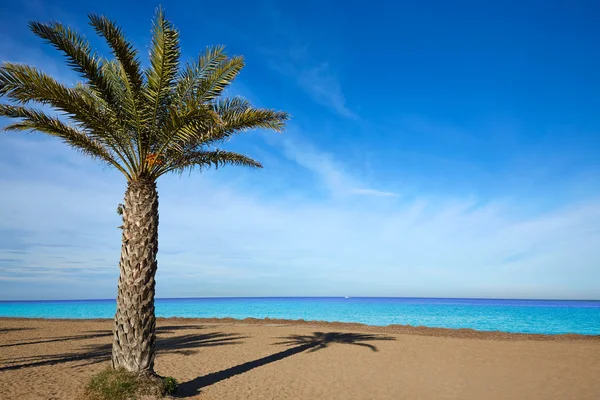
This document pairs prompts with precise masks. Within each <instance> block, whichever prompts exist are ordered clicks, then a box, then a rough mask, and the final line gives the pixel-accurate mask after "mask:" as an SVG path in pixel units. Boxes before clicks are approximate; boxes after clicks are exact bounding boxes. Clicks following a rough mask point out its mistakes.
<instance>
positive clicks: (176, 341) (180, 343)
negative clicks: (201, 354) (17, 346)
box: [0, 326, 245, 372]
mask: <svg viewBox="0 0 600 400" xmlns="http://www.w3.org/2000/svg"><path fill="white" fill-rule="evenodd" d="M181 329H186V330H187V329H204V327H202V326H196V327H194V326H181V327H176V326H161V327H157V328H156V332H157V335H158V337H157V340H156V350H157V354H162V353H172V354H184V355H191V354H194V353H196V352H197V351H198V350H197V349H198V348H200V347H210V346H223V345H233V344H237V343H241V339H244V338H245V337H244V336H240V335H235V334H229V333H223V332H211V333H203V334H195V333H191V334H185V335H178V336H170V337H161V335H163V334H166V333H172V332H174V331H176V330H181ZM111 336H112V332H111V331H108V330H103V331H94V332H86V333H84V334H82V335H78V336H66V337H62V338H52V339H50V340H46V341H38V342H26V343H21V344H22V345H26V344H37V343H47V342H56V341H61V340H83V339H90V338H99V337H111ZM111 350H112V343H103V344H93V345H86V346H83V347H81V348H80V349H79V351H76V352H71V353H62V354H46V355H37V356H31V357H19V358H14V359H11V360H7V361H5V362H4V365H2V366H0V372H1V371H9V370H14V369H21V368H30V367H38V366H44V365H56V364H63V363H68V362H74V361H78V362H79V363H78V364H77V365H76V366H77V367H81V366H86V365H90V364H97V363H100V362H105V361H108V360H110V358H111Z"/></svg>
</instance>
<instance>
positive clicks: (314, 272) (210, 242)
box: [0, 136, 600, 298]
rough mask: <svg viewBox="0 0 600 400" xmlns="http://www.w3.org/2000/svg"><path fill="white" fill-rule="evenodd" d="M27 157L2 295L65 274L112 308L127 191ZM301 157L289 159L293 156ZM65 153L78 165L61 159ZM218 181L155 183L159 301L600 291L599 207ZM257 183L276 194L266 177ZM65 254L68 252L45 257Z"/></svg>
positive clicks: (332, 165)
mask: <svg viewBox="0 0 600 400" xmlns="http://www.w3.org/2000/svg"><path fill="white" fill-rule="evenodd" d="M0 140H2V142H1V145H2V147H3V148H4V149H5V150H4V151H9V152H14V149H15V146H18V144H16V143H20V139H19V140H17V141H16V142H15V141H12V140H11V141H7V140H6V136H5V137H3V138H2V139H0ZM26 140H27V139H23V141H24V142H25V141H26ZM25 146H26V147H28V149H27V151H22V152H20V153H18V154H16V157H17V158H19V160H21V161H22V157H26V158H28V159H35V163H29V164H27V167H26V168H24V169H23V170H21V171H16V170H8V169H7V165H6V163H4V162H2V163H1V165H0V192H2V193H4V195H3V196H1V197H0V210H2V211H1V216H2V217H1V218H0V232H2V233H1V234H2V235H3V236H2V237H3V243H4V244H5V246H4V250H3V252H1V253H0V258H6V259H15V258H20V259H22V260H24V262H23V263H22V264H25V265H27V267H28V268H29V273H27V271H28V270H27V269H25V270H23V271H22V272H23V273H21V275H18V274H16V272H18V267H19V266H20V265H17V264H16V263H15V264H14V265H12V266H6V265H5V264H0V276H2V277H3V278H2V279H0V287H3V286H5V285H14V284H17V283H18V282H20V283H19V284H20V285H21V286H19V287H20V288H21V291H23V290H25V291H26V290H27V288H28V287H31V286H29V285H30V284H31V282H32V281H31V280H29V278H30V277H33V276H35V275H36V274H37V275H38V276H40V280H39V282H43V281H44V280H46V279H49V277H53V276H54V277H57V276H60V277H64V279H67V280H68V281H69V282H72V283H73V284H76V285H77V286H78V288H79V289H78V290H79V292H81V293H85V288H89V289H90V290H92V289H93V287H96V286H94V285H96V284H97V283H98V282H103V283H102V285H100V286H97V287H101V288H103V289H102V290H104V291H105V292H101V293H100V292H99V290H100V289H94V290H96V291H95V292H93V291H92V292H90V293H95V294H96V296H100V297H111V296H112V295H113V291H114V287H113V286H114V285H113V283H114V282H112V280H114V279H116V263H117V259H118V252H119V238H120V235H119V231H118V230H117V229H116V223H117V222H118V216H117V215H116V212H115V206H116V204H117V203H118V202H119V201H120V199H121V198H122V195H123V191H124V182H123V181H122V180H120V179H118V178H117V176H118V175H117V174H113V173H111V172H102V171H101V170H99V169H98V168H92V167H91V165H92V162H90V163H87V162H86V161H82V160H83V158H81V157H80V156H78V155H76V154H74V153H71V152H70V151H69V149H66V148H64V149H63V146H61V145H60V144H59V143H55V142H52V143H43V144H42V145H40V146H39V147H37V148H36V146H35V145H34V144H32V143H29V142H27V144H26V145H25ZM295 149H296V148H295V147H288V148H286V147H284V151H286V152H290V154H296V153H294V151H295ZM68 154H71V156H69V157H74V160H73V161H70V162H69V163H72V164H65V162H67V161H63V159H62V157H66V156H67V155H68ZM294 159H295V160H296V161H297V162H298V163H299V164H300V165H303V166H305V167H306V168H308V169H310V170H311V171H313V172H317V171H322V172H320V173H321V174H322V178H323V180H324V181H327V182H328V184H329V185H331V186H332V187H333V188H336V189H339V188H342V189H340V190H342V191H346V192H347V191H348V190H349V189H352V188H360V187H362V186H361V182H360V181H359V180H357V179H356V178H353V177H352V176H351V175H349V174H348V173H347V172H346V171H345V170H344V169H343V168H341V167H339V163H338V162H336V160H335V159H334V158H333V156H332V155H327V156H325V155H323V154H320V153H319V152H318V151H316V150H315V149H314V148H311V152H305V151H301V152H297V154H296V156H295V158H294ZM79 162H81V163H82V164H79ZM66 165H67V166H66ZM70 165H77V166H78V167H77V168H72V167H69V166H70ZM67 170H68V172H67ZM63 173H68V175H66V176H65V175H64V174H63ZM221 174H222V172H221V171H216V172H215V171H213V172H210V173H207V174H202V175H200V174H198V175H193V176H192V177H189V178H187V177H186V178H181V179H180V178H179V177H166V178H164V179H161V181H160V182H159V190H160V200H161V205H160V210H161V225H160V252H159V277H158V295H159V296H162V297H177V296H209V295H213V296H218V295H237V296H243V295H372V296H373V295H379V296H464V297H478V296H480V297H486V296H487V297H490V296H491V297H538V298H540V297H555V298H561V297H566V298H568V297H571V298H593V297H597V293H600V272H599V271H598V268H597V263H598V260H600V248H599V247H598V246H597V244H598V243H600V230H599V229H598V226H600V199H598V198H590V199H587V200H582V201H581V202H579V203H576V204H566V205H564V206H560V207H557V208H555V209H553V210H550V211H546V212H544V213H538V214H536V215H533V214H529V215H523V211H522V209H521V207H520V204H519V199H514V200H513V201H502V202H500V201H498V200H494V199H490V200H487V201H482V199H479V198H475V197H470V198H448V197H440V196H428V195H427V194H421V195H420V196H417V198H415V199H411V200H408V199H405V198H401V197H380V196H345V197H340V196H331V197H330V198H329V199H325V200H320V201H314V199H312V198H311V197H310V196H309V195H308V194H306V196H302V197H294V198H293V199H292V200H291V199H290V198H288V197H286V196H285V193H282V194H281V196H274V197H273V196H270V197H265V196H263V195H260V194H258V192H255V191H247V190H241V189H239V188H236V187H235V186H232V185H229V184H227V183H223V182H221V178H220V177H222V176H223V175H221ZM288 178H289V179H293V178H294V177H293V176H289V177H288ZM249 179H250V178H249ZM349 182H350V183H349ZM256 184H257V185H268V184H269V182H265V181H264V177H262V176H257V178H256ZM355 190H361V189H355ZM362 190H367V191H368V190H369V189H362ZM334 192H335V191H334V190H333V191H332V194H333V193H334ZM17 233H20V235H17ZM7 235H10V238H11V241H8V240H7V238H8V236H7ZM17 236H19V237H17ZM7 244H8V245H7ZM61 244H62V245H65V247H56V246H48V245H61ZM23 249H25V251H24V253H25V254H21V253H20V252H19V251H22V250H23ZM15 250H16V251H15ZM57 257H59V258H57ZM60 257H62V258H60ZM95 260H101V261H95ZM69 262H76V263H75V264H69ZM78 262H84V263H85V264H83V265H84V266H86V267H90V268H91V269H92V271H90V272H92V273H93V274H98V273H99V272H98V271H99V270H101V268H107V269H109V270H110V271H111V272H110V273H107V274H105V275H102V274H100V275H94V276H96V277H97V279H93V280H91V279H89V276H90V274H88V273H86V272H85V271H83V270H81V268H82V264H79V263H78ZM78 268H79V269H78ZM40 269H41V270H44V271H46V273H40ZM11 276H12V278H11ZM6 278H10V281H9V280H7V279H6ZM17 278H18V280H17V281H15V279H17ZM24 279H25V280H24ZM61 279H63V278H61ZM59 284H60V283H53V284H52V285H53V287H54V286H55V285H59ZM66 285H68V284H65V287H66ZM48 290H54V291H56V288H53V289H48ZM36 293H38V292H37V291H36ZM39 293H45V292H44V291H43V290H40V291H39ZM48 293H50V292H48ZM31 296H32V297H35V296H36V294H33V293H31Z"/></svg>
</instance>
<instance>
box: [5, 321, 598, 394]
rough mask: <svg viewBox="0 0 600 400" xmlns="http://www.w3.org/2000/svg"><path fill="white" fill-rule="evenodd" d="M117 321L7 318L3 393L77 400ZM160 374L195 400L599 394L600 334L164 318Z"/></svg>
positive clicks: (106, 354)
mask: <svg viewBox="0 0 600 400" xmlns="http://www.w3.org/2000/svg"><path fill="white" fill-rule="evenodd" d="M111 328H112V322H111V321H108V320H42V319H9V318H0V399H3V400H6V399H74V398H76V397H77V394H78V393H80V391H81V389H82V387H83V385H84V384H85V382H86V381H87V379H88V378H89V376H90V375H92V374H94V373H96V372H98V371H100V370H101V369H103V368H105V367H106V366H107V365H108V364H109V360H110V344H111V339H112V338H111ZM157 329H158V355H157V358H156V371H157V372H158V373H159V374H161V375H169V376H173V377H175V378H176V379H177V380H178V381H179V382H180V385H181V386H180V391H179V393H178V397H181V398H189V399H207V400H208V399H220V400H225V399H332V400H334V399H340V400H341V399H344V400H347V399H414V400H417V399H511V400H514V399H528V400H535V399H544V400H548V399H579V400H583V399H594V400H597V399H600V379H599V378H598V377H600V336H595V337H584V336H577V335H563V336H543V335H531V336H527V335H515V334H505V333H482V332H475V331H471V330H446V329H433V328H411V327H401V326H392V327H370V326H364V325H359V324H341V323H317V322H293V321H280V320H243V321H236V320H230V319H180V318H170V319H159V322H158V328H157Z"/></svg>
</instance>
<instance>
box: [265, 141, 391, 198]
mask: <svg viewBox="0 0 600 400" xmlns="http://www.w3.org/2000/svg"><path fill="white" fill-rule="evenodd" d="M269 142H270V143H274V144H275V145H277V146H280V148H281V150H282V151H283V154H284V155H285V156H286V157H287V158H288V159H290V160H292V161H294V162H295V163H297V164H298V165H300V166H302V167H303V168H306V169H307V170H309V171H311V172H312V173H313V174H315V175H316V176H317V177H318V178H319V179H320V180H321V182H322V183H323V184H324V185H325V187H326V188H327V189H328V190H329V191H330V193H331V194H332V195H335V196H347V195H363V196H380V197H389V196H397V194H396V193H393V192H389V191H384V190H378V189H374V188H370V187H366V186H365V183H363V182H361V181H360V180H359V179H357V178H355V177H353V176H352V174H351V173H349V172H348V171H346V170H345V169H344V167H343V166H342V165H341V164H340V163H339V162H337V161H336V160H334V157H333V155H332V154H328V153H324V152H321V151H318V150H317V149H316V148H315V147H314V146H312V145H311V144H310V143H308V142H307V141H306V140H303V139H301V138H300V136H299V135H298V134H297V132H294V131H293V130H290V132H288V134H287V135H286V136H285V137H278V138H274V139H271V140H269Z"/></svg>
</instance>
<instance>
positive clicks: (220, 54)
mask: <svg viewBox="0 0 600 400" xmlns="http://www.w3.org/2000/svg"><path fill="white" fill-rule="evenodd" d="M224 51H225V46H215V47H207V48H206V51H205V53H204V54H202V55H201V56H200V57H198V61H197V62H194V63H188V64H187V65H186V66H185V68H184V69H182V70H181V72H180V73H179V78H178V80H177V87H176V88H175V95H176V103H177V104H176V105H177V106H179V107H181V106H183V104H185V102H186V101H187V100H188V99H189V98H190V96H193V95H194V92H196V91H197V90H198V89H199V88H200V86H201V84H202V82H203V81H204V80H205V79H206V76H207V75H208V74H209V73H210V72H211V71H213V70H214V69H215V68H216V67H217V66H218V65H219V64H220V63H221V62H223V61H225V60H226V59H227V56H226V55H225V54H224Z"/></svg>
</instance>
